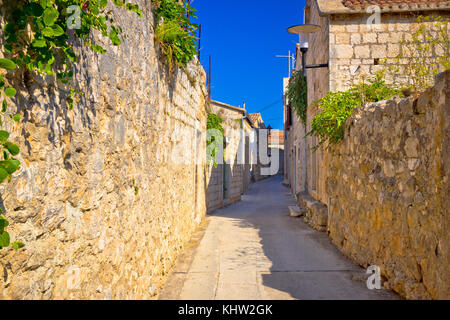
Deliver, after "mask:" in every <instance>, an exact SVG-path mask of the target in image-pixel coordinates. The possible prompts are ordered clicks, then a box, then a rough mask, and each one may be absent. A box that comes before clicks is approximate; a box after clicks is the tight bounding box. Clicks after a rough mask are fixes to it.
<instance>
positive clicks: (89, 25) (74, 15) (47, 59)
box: [0, 0, 142, 249]
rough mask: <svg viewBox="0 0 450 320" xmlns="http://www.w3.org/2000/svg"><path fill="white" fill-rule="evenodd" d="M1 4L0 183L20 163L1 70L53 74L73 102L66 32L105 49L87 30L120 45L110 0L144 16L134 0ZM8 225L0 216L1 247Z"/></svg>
mask: <svg viewBox="0 0 450 320" xmlns="http://www.w3.org/2000/svg"><path fill="white" fill-rule="evenodd" d="M2 5H3V7H2V9H3V10H4V12H5V13H6V16H5V19H6V25H5V26H4V28H3V32H2V39H1V43H3V58H1V59H0V91H1V96H0V98H1V99H2V103H1V117H0V129H1V130H0V183H2V182H3V181H9V180H11V175H12V174H13V173H14V172H16V171H17V170H18V169H19V168H20V161H19V160H17V159H16V158H14V157H15V156H17V155H18V154H19V152H20V150H19V147H18V146H17V145H16V144H14V143H12V142H11V141H9V140H8V139H9V136H10V133H9V132H8V131H6V130H4V128H3V127H4V126H3V124H4V121H5V119H10V120H13V121H17V122H18V121H20V115H19V114H16V115H11V114H8V111H7V107H8V102H7V98H10V99H11V98H14V97H15V96H16V93H17V89H15V88H12V87H10V86H7V85H6V81H5V75H7V74H8V73H13V72H17V71H18V70H21V71H26V72H36V73H38V74H40V75H48V76H55V77H56V78H57V79H58V80H59V81H61V82H62V83H63V84H66V85H68V96H67V101H68V105H69V107H73V102H74V96H75V95H76V94H77V93H78V94H79V93H80V92H79V91H77V90H75V89H73V88H72V86H71V80H72V77H73V71H72V64H73V63H76V62H77V57H76V55H75V53H74V51H73V46H72V43H71V41H69V34H73V36H75V37H76V38H79V39H81V40H82V43H83V44H84V45H85V46H87V47H89V48H90V49H92V50H93V51H95V52H98V53H105V52H106V49H105V48H103V47H102V46H100V45H98V44H96V43H94V42H93V41H92V38H91V37H90V35H91V32H92V31H93V30H97V31H99V32H100V33H101V34H102V36H104V37H107V38H109V39H110V41H111V43H112V44H113V45H115V46H117V45H120V43H121V39H120V37H121V33H122V28H121V26H120V25H118V24H117V23H116V22H115V20H114V17H113V13H112V10H111V5H114V6H116V7H123V8H125V9H126V10H128V11H132V12H135V13H136V14H137V15H138V16H142V12H141V10H140V9H139V7H138V6H137V5H136V4H133V3H128V2H127V1H125V0H112V1H110V0H89V1H88V0H3V3H2ZM7 114H8V115H7ZM0 210H1V213H3V214H4V212H3V209H1V208H0ZM8 225H9V222H8V221H7V220H6V219H5V218H4V217H3V216H0V249H2V248H4V247H7V246H9V245H10V237H9V234H8V232H7V231H6V230H5V228H6V227H7V226H8ZM12 247H13V248H15V249H18V248H21V247H23V243H21V242H14V243H13V244H12Z"/></svg>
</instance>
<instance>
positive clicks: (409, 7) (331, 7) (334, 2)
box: [314, 0, 450, 16]
mask: <svg viewBox="0 0 450 320" xmlns="http://www.w3.org/2000/svg"><path fill="white" fill-rule="evenodd" d="M314 1H316V4H317V8H318V9H319V14H320V16H327V15H331V14H361V13H367V12H366V8H363V7H361V8H357V9H351V8H349V7H346V6H344V4H343V3H342V1H340V0H331V1H329V0H314ZM380 9H381V13H388V12H392V13H402V12H411V11H436V10H438V11H439V10H444V11H450V2H447V3H440V4H439V3H430V4H427V5H424V4H398V5H385V6H380Z"/></svg>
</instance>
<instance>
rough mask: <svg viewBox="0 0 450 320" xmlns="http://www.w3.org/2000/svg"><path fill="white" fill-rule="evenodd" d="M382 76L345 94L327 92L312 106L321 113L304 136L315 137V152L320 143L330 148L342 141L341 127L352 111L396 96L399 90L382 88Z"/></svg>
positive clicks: (342, 128) (384, 84)
mask: <svg viewBox="0 0 450 320" xmlns="http://www.w3.org/2000/svg"><path fill="white" fill-rule="evenodd" d="M383 76H384V74H383V72H379V73H377V74H376V75H375V78H374V79H372V80H370V81H369V83H364V82H361V83H359V84H357V85H355V86H353V87H352V88H350V89H349V90H347V91H338V92H329V93H328V94H327V95H326V96H325V97H323V98H321V99H319V100H318V101H316V102H315V103H318V104H319V108H321V109H322V111H321V112H320V113H318V114H317V115H316V116H315V117H314V118H313V120H312V122H311V131H310V132H308V134H307V136H311V135H314V136H317V137H319V139H320V140H319V144H318V145H317V146H315V147H314V149H315V150H317V149H318V148H319V147H320V146H321V145H323V144H324V143H328V147H330V146H331V145H333V144H336V143H338V142H339V141H341V140H342V139H343V138H344V123H345V121H346V120H347V119H348V118H350V117H351V116H352V114H353V110H354V109H355V108H357V107H360V106H361V105H364V104H365V103H369V102H378V101H382V100H386V99H390V98H392V97H394V96H396V95H399V94H400V92H399V90H397V89H393V88H391V87H389V86H387V85H386V83H385V81H384V78H383Z"/></svg>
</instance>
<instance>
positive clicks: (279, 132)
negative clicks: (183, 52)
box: [269, 130, 284, 144]
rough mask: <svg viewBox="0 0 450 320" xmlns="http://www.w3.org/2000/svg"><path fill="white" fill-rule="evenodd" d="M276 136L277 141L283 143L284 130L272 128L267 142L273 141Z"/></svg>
mask: <svg viewBox="0 0 450 320" xmlns="http://www.w3.org/2000/svg"><path fill="white" fill-rule="evenodd" d="M277 136H278V140H277V143H279V144H284V131H282V130H272V132H271V133H270V136H269V143H273V142H275V141H274V140H275V137H277Z"/></svg>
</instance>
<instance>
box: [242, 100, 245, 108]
mask: <svg viewBox="0 0 450 320" xmlns="http://www.w3.org/2000/svg"><path fill="white" fill-rule="evenodd" d="M242 109H245V101H244V102H243V103H242Z"/></svg>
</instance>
